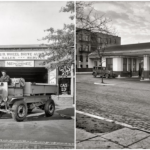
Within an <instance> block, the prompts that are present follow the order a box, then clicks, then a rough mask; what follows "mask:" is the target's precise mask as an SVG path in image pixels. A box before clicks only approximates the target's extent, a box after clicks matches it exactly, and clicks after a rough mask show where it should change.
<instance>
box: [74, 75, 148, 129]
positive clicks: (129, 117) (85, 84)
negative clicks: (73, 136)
mask: <svg viewBox="0 0 150 150" xmlns="http://www.w3.org/2000/svg"><path fill="white" fill-rule="evenodd" d="M104 82H105V83H107V84H111V85H107V86H102V85H99V84H94V83H101V78H93V77H92V75H77V85H76V87H77V110H80V111H85V112H88V113H92V114H95V115H99V116H102V117H105V118H109V119H113V120H116V121H120V122H123V123H127V124H130V125H132V126H134V127H139V128H143V129H147V130H150V119H149V118H150V82H149V81H147V82H140V81H139V79H138V78H121V79H104Z"/></svg>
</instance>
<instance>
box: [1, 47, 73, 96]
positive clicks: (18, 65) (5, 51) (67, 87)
mask: <svg viewBox="0 0 150 150" xmlns="http://www.w3.org/2000/svg"><path fill="white" fill-rule="evenodd" d="M45 51H49V49H48V47H47V46H41V45H5V46H0V71H2V70H6V71H7V74H8V75H9V76H10V78H24V79H25V81H26V82H36V83H48V84H57V85H58V90H59V95H61V96H63V95H65V96H72V97H73V88H74V87H73V85H74V78H75V75H74V72H73V66H72V67H70V68H69V67H68V68H66V66H62V67H61V68H58V69H55V70H53V71H52V70H50V69H47V68H46V67H45V65H43V61H44V60H46V59H47V58H48V56H43V57H39V55H40V54H41V53H43V52H45ZM63 67H65V69H63ZM66 72H67V73H68V72H69V75H68V76H66V77H65V78H63V80H62V79H61V77H62V76H61V75H62V74H64V73H66Z"/></svg>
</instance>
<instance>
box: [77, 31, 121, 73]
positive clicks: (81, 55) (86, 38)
mask: <svg viewBox="0 0 150 150" xmlns="http://www.w3.org/2000/svg"><path fill="white" fill-rule="evenodd" d="M104 42H105V43H106V44H107V46H113V45H120V44H121V38H120V37H118V36H112V35H107V34H102V33H94V34H92V33H91V32H90V31H89V30H85V29H84V30H83V29H79V28H77V29H76V70H77V71H79V70H81V71H84V70H88V69H87V68H90V66H89V62H88V61H89V58H88V55H89V54H90V53H91V52H93V51H95V50H96V49H97V48H99V46H100V44H101V43H104ZM81 68H82V69H81Z"/></svg>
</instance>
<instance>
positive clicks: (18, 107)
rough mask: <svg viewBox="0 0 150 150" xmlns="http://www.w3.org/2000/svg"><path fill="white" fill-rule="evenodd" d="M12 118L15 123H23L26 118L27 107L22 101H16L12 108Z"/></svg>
mask: <svg viewBox="0 0 150 150" xmlns="http://www.w3.org/2000/svg"><path fill="white" fill-rule="evenodd" d="M12 111H13V112H12V118H13V119H14V120H15V121H18V122H20V121H23V120H24V119H25V118H26V116H27V105H26V103H25V102H24V101H22V100H21V101H17V102H15V103H14V104H13V106H12Z"/></svg>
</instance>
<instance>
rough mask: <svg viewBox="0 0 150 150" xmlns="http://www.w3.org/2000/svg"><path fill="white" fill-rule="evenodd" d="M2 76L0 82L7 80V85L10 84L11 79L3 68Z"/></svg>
mask: <svg viewBox="0 0 150 150" xmlns="http://www.w3.org/2000/svg"><path fill="white" fill-rule="evenodd" d="M1 72H2V76H1V78H0V82H7V83H8V85H10V84H11V80H10V77H9V76H8V75H7V73H6V71H5V70H2V71H1Z"/></svg>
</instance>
